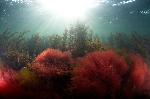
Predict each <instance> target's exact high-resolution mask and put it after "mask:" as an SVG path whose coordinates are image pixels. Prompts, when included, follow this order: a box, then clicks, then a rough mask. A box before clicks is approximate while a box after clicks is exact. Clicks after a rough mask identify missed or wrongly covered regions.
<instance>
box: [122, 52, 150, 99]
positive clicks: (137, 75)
mask: <svg viewBox="0 0 150 99" xmlns="http://www.w3.org/2000/svg"><path fill="white" fill-rule="evenodd" d="M130 59H131V62H132V67H131V70H130V73H129V78H128V81H127V84H126V86H125V95H127V96H128V97H130V98H133V97H134V96H136V97H137V96H138V97H140V96H141V97H143V98H144V97H145V96H149V93H150V69H149V67H148V65H147V64H146V63H145V62H144V59H143V58H142V57H141V56H139V55H135V54H131V55H130Z"/></svg>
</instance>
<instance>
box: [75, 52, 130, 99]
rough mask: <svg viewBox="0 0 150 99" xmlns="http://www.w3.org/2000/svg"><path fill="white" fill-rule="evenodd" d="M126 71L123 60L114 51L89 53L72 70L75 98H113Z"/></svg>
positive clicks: (126, 66)
mask: <svg viewBox="0 0 150 99" xmlns="http://www.w3.org/2000/svg"><path fill="white" fill-rule="evenodd" d="M127 71H128V65H127V64H126V62H125V60H124V59H123V57H120V56H118V55H117V54H116V53H115V52H114V51H106V52H93V53H89V54H87V55H86V56H85V57H84V58H83V60H82V61H81V63H80V65H79V66H78V67H75V69H74V73H73V75H74V77H73V78H72V80H73V82H72V83H73V91H74V92H75V94H76V95H77V96H78V95H79V96H84V95H85V96H87V95H89V96H90V97H93V96H95V97H97V98H100V97H101V98H102V97H103V98H104V97H105V98H106V97H107V96H110V97H115V96H116V94H118V92H119V90H120V87H121V82H122V81H123V80H124V79H123V77H124V75H125V74H126V73H127Z"/></svg>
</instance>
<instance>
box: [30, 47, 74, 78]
mask: <svg viewBox="0 0 150 99" xmlns="http://www.w3.org/2000/svg"><path fill="white" fill-rule="evenodd" d="M70 62H71V58H70V56H69V55H68V54H67V53H65V52H61V51H59V50H55V49H47V50H45V51H43V52H42V53H41V54H39V55H38V56H37V57H36V59H35V61H34V62H33V64H32V67H31V68H32V69H33V70H35V71H37V72H38V73H40V74H46V75H47V74H51V73H55V74H61V73H63V72H65V71H67V70H68V69H69V68H70V65H71V63H70ZM50 76H51V75H50Z"/></svg>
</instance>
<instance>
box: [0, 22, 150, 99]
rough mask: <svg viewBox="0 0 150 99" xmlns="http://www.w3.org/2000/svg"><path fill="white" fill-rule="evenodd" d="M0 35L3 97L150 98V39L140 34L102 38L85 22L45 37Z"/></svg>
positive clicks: (12, 34)
mask: <svg viewBox="0 0 150 99" xmlns="http://www.w3.org/2000/svg"><path fill="white" fill-rule="evenodd" d="M0 35H1V36H0V37H4V36H5V37H6V38H1V39H0V42H3V43H0V98H22V97H24V98H33V99H34V98H35V99H84V98H85V99H149V98H150V69H149V66H148V65H149V47H148V44H149V43H148V42H149V41H147V43H144V42H146V41H144V40H145V38H142V37H141V36H139V35H135V34H134V33H133V34H132V35H131V36H129V38H128V36H127V35H126V36H122V35H124V34H121V33H119V34H118V33H116V34H113V36H111V37H109V38H108V40H109V42H102V40H101V39H100V38H99V37H97V36H96V35H95V34H93V33H92V32H90V31H89V29H88V27H87V26H86V25H84V24H76V25H74V26H72V27H70V28H68V29H66V30H65V31H64V33H63V34H62V35H58V34H56V35H50V36H47V37H44V36H40V35H39V34H35V35H33V36H32V37H26V33H24V32H23V33H18V32H17V33H11V32H10V31H8V30H6V31H5V32H2V33H0ZM16 35H17V36H16ZM120 35H121V36H120ZM117 38H118V39H117ZM127 39H128V40H127ZM126 40H127V41H126ZM140 40H141V41H142V42H139V41H140ZM133 42H134V43H133ZM144 44H145V45H144ZM143 52H145V53H144V54H143Z"/></svg>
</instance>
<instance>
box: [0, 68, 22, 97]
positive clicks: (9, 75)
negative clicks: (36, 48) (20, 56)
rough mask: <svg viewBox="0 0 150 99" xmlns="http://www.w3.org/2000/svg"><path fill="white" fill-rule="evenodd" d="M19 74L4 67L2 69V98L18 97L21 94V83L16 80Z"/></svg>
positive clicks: (0, 71)
mask: <svg viewBox="0 0 150 99" xmlns="http://www.w3.org/2000/svg"><path fill="white" fill-rule="evenodd" d="M16 75H17V72H15V71H13V70H12V69H10V68H6V66H3V67H1V68H0V96H1V97H11V96H13V97H14V96H18V95H19V94H20V93H21V90H20V86H19V82H18V80H17V78H16Z"/></svg>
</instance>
